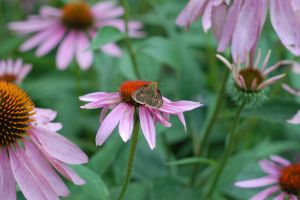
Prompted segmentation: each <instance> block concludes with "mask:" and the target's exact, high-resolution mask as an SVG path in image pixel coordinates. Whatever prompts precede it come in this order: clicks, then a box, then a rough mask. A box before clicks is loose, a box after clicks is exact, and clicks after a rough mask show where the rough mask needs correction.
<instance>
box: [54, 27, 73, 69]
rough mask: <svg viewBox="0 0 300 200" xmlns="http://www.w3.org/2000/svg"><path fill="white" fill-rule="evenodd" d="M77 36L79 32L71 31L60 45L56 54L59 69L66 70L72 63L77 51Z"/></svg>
mask: <svg viewBox="0 0 300 200" xmlns="http://www.w3.org/2000/svg"><path fill="white" fill-rule="evenodd" d="M76 38H77V33H76V32H75V31H71V32H69V33H68V34H67V36H66V37H65V38H64V39H63V41H62V43H61V44H60V46H59V47H58V51H57V54H56V64H57V67H58V69H61V70H64V69H66V68H67V67H68V65H69V64H70V63H71V61H72V59H73V57H74V53H75V42H76Z"/></svg>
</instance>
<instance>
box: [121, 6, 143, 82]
mask: <svg viewBox="0 0 300 200" xmlns="http://www.w3.org/2000/svg"><path fill="white" fill-rule="evenodd" d="M121 5H122V6H123V8H124V12H125V13H124V21H125V33H126V37H125V44H126V47H127V49H128V53H129V56H130V60H131V63H132V65H133V69H134V72H135V75H136V77H137V78H138V79H140V78H141V74H140V71H139V65H138V62H137V59H136V56H135V53H134V51H133V48H132V43H131V39H130V37H129V28H128V22H129V7H128V5H127V0H121Z"/></svg>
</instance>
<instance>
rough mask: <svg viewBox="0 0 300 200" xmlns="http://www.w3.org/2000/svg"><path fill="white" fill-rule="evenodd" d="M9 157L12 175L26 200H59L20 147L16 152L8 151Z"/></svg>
mask: <svg viewBox="0 0 300 200" xmlns="http://www.w3.org/2000/svg"><path fill="white" fill-rule="evenodd" d="M9 155H10V162H11V166H12V171H13V174H14V176H15V178H16V181H17V183H18V185H19V187H20V189H21V191H22V193H23V194H24V196H25V197H26V199H30V200H41V199H45V200H55V199H56V200H58V199H59V198H58V196H57V195H56V193H55V191H54V190H53V189H52V188H51V187H50V185H49V184H48V182H47V181H46V180H45V179H44V178H43V177H42V175H41V174H40V173H39V172H38V171H37V170H36V168H35V167H34V165H33V164H32V163H31V160H30V158H28V157H27V155H26V154H25V153H24V151H23V150H22V149H21V148H20V147H17V148H16V152H14V151H13V150H12V149H9Z"/></svg>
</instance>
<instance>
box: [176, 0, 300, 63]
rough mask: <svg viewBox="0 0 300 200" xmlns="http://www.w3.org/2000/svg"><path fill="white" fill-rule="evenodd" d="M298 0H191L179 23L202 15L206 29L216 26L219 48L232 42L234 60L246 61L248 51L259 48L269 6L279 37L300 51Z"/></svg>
mask: <svg viewBox="0 0 300 200" xmlns="http://www.w3.org/2000/svg"><path fill="white" fill-rule="evenodd" d="M296 2H297V1H293V0H286V1H282V0H272V1H261V0H251V1H242V0H234V1H232V0H231V1H230V0H229V1H226V0H190V1H189V3H188V4H187V6H186V7H185V8H184V9H183V11H182V12H181V13H180V15H179V16H178V17H177V20H176V23H177V24H178V25H179V26H186V27H188V26H189V25H190V24H191V23H192V22H194V21H196V19H197V18H198V17H199V16H202V26H203V29H204V31H205V32H207V31H208V30H209V29H210V28H212V29H213V31H214V33H215V36H216V38H217V40H218V51H220V52H223V51H225V50H226V48H227V47H228V46H229V45H231V52H232V57H233V59H234V61H235V62H237V60H238V58H239V59H240V61H244V60H245V59H246V57H245V55H246V53H248V52H251V51H252V52H254V51H255V48H256V46H257V43H258V41H259V37H260V34H261V32H262V29H263V26H264V23H265V20H266V15H267V13H268V8H269V10H270V12H269V13H270V18H271V22H272V25H273V28H274V30H275V32H276V33H277V35H278V37H279V39H280V40H281V42H282V43H283V45H284V46H285V47H286V48H287V49H288V50H289V51H290V52H292V53H293V54H295V55H300V40H299V38H300V33H299V31H298V30H299V29H300V15H299V13H300V9H299V5H298V4H299V3H296Z"/></svg>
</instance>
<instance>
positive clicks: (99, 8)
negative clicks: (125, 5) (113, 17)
mask: <svg viewBox="0 0 300 200" xmlns="http://www.w3.org/2000/svg"><path fill="white" fill-rule="evenodd" d="M114 6H115V5H114V3H113V2H111V1H100V2H98V3H96V4H95V5H94V6H93V7H92V12H93V13H94V14H98V13H103V12H107V11H108V10H110V9H112V8H114Z"/></svg>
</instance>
